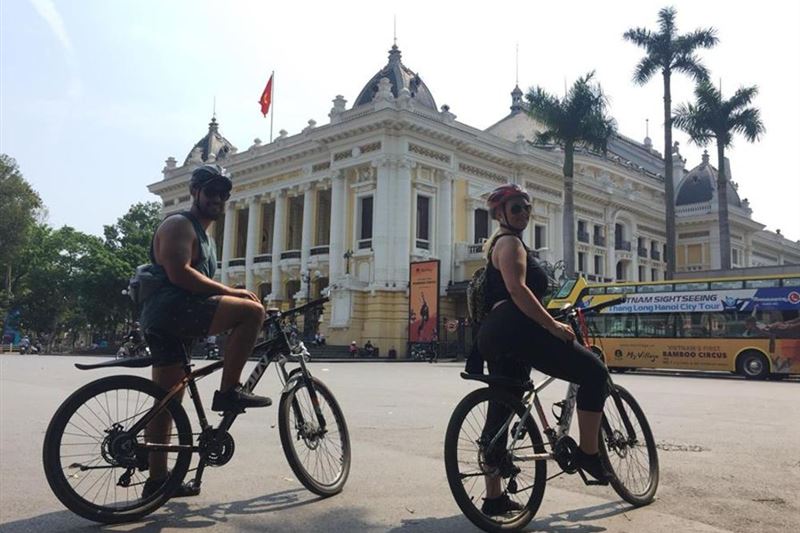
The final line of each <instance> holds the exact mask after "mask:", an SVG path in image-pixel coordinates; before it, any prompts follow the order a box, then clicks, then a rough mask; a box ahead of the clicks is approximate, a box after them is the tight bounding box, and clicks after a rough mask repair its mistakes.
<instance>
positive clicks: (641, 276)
mask: <svg viewBox="0 0 800 533" xmlns="http://www.w3.org/2000/svg"><path fill="white" fill-rule="evenodd" d="M646 277H647V269H646V268H645V267H643V266H640V267H639V281H647V280H646V279H645V278H646Z"/></svg>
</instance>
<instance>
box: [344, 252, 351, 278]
mask: <svg viewBox="0 0 800 533" xmlns="http://www.w3.org/2000/svg"><path fill="white" fill-rule="evenodd" d="M351 257H353V250H350V249H348V250H347V251H346V252H345V253H344V259H345V261H346V263H345V271H344V273H345V274H350V258H351Z"/></svg>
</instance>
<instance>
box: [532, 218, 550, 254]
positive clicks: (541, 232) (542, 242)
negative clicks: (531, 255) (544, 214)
mask: <svg viewBox="0 0 800 533" xmlns="http://www.w3.org/2000/svg"><path fill="white" fill-rule="evenodd" d="M546 235H547V226H542V225H541V224H536V225H535V226H534V227H533V249H534V250H539V249H541V248H544V247H545V246H547V239H546V238H545V236H546Z"/></svg>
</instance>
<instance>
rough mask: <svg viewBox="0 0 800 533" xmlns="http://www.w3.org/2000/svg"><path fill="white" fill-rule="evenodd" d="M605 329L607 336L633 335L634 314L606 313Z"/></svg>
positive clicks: (634, 331) (634, 329)
mask: <svg viewBox="0 0 800 533" xmlns="http://www.w3.org/2000/svg"><path fill="white" fill-rule="evenodd" d="M605 330H606V336H608V337H635V336H636V315H607V316H606V323H605Z"/></svg>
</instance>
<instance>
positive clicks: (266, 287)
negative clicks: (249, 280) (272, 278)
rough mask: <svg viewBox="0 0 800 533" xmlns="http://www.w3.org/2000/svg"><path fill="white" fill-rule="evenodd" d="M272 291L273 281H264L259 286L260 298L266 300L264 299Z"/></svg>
mask: <svg viewBox="0 0 800 533" xmlns="http://www.w3.org/2000/svg"><path fill="white" fill-rule="evenodd" d="M271 292H272V283H262V284H261V285H259V286H258V299H259V300H261V301H262V302H264V299H265V298H266V297H267V296H269V294H270V293H271Z"/></svg>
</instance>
